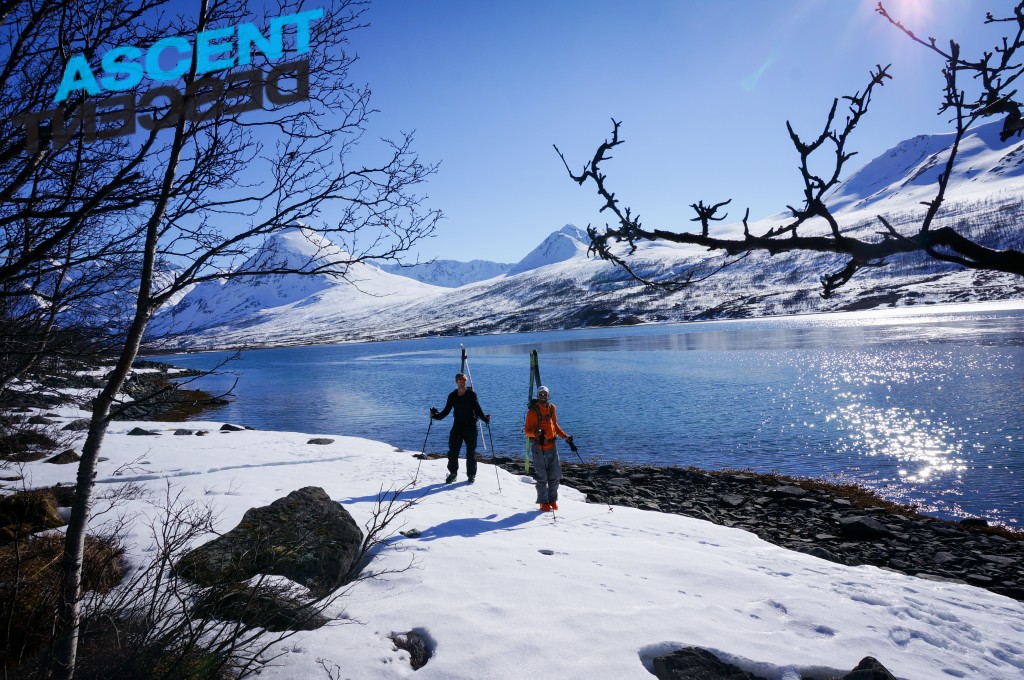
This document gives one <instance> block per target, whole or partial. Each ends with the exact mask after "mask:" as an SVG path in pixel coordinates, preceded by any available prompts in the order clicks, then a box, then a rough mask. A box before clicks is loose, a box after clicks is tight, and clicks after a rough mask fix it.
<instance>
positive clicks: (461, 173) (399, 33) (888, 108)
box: [352, 0, 1014, 262]
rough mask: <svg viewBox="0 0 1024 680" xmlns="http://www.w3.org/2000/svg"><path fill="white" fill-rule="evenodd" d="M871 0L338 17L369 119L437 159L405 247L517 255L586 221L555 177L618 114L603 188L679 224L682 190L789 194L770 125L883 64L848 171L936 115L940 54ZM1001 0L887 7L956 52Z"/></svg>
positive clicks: (584, 2)
mask: <svg viewBox="0 0 1024 680" xmlns="http://www.w3.org/2000/svg"><path fill="white" fill-rule="evenodd" d="M876 4H877V3H876V0H774V1H771V2H769V1H755V0H715V1H713V2H712V1H710V0H708V1H703V0H701V1H697V0H644V1H643V2H626V1H625V0H560V1H558V2H552V1H550V0H515V2H511V1H505V0H495V1H491V2H481V1H478V0H377V1H376V2H374V3H372V5H371V6H370V8H369V10H368V11H367V13H366V15H365V18H366V19H368V20H369V22H370V24H371V26H370V27H369V28H366V29H364V30H361V31H358V32H356V33H354V34H352V47H353V48H354V49H355V50H356V52H357V53H358V54H359V56H360V62H359V63H358V64H357V67H356V69H355V71H354V75H355V77H356V78H357V79H360V80H365V81H367V82H369V84H370V86H371V87H372V89H373V94H374V105H375V106H376V108H378V109H380V113H379V114H378V115H377V116H376V117H375V119H374V124H373V128H372V130H371V132H372V133H373V134H375V135H380V136H387V135H393V134H395V133H396V132H397V131H408V130H415V131H416V139H417V143H416V149H417V150H418V151H419V153H420V154H421V156H422V157H423V158H424V159H425V160H430V161H440V162H441V169H440V172H439V173H438V175H437V176H435V177H434V178H432V179H431V181H430V183H429V185H428V186H427V188H426V191H427V193H428V194H429V195H430V199H431V200H430V204H431V205H432V206H436V207H439V208H441V209H443V210H444V211H445V213H446V215H447V219H446V220H445V221H444V222H443V223H442V224H441V226H440V228H439V233H438V235H437V237H435V238H433V239H431V240H430V241H428V242H427V243H425V244H424V245H423V246H422V247H421V248H420V249H419V255H420V256H421V257H422V258H430V257H444V258H454V259H459V260H469V259H474V258H483V259H489V260H498V261H507V262H512V261H517V260H519V259H520V258H522V257H523V256H524V255H526V254H527V252H529V250H530V249H532V248H533V247H534V246H536V245H537V244H538V243H539V242H540V241H541V240H542V239H543V238H544V236H546V235H547V234H548V233H550V232H551V231H553V230H555V229H557V228H559V227H561V226H562V225H563V224H566V223H573V224H576V225H577V226H580V227H583V226H586V225H587V224H588V223H589V224H595V225H602V224H604V222H605V219H606V218H605V215H604V214H599V213H598V208H599V207H600V202H599V201H598V199H597V196H596V194H595V193H594V191H593V189H592V187H590V186H587V187H585V188H580V187H578V186H577V185H576V184H574V183H573V182H572V181H571V180H570V179H569V178H568V176H567V175H566V173H565V170H564V168H563V167H562V164H561V161H560V160H559V158H558V156H557V155H556V154H555V151H554V149H553V148H552V145H553V144H557V145H558V146H559V148H560V149H561V150H562V151H563V152H564V153H565V154H566V156H567V157H568V159H569V160H570V163H571V164H572V166H573V169H574V170H577V171H578V170H579V168H580V167H582V164H583V162H584V160H585V159H587V158H590V157H592V156H593V153H594V151H595V150H596V148H597V146H598V144H600V142H601V141H603V140H604V139H605V138H606V137H607V136H608V135H609V134H610V132H611V122H610V120H611V118H613V117H614V118H615V119H616V120H621V121H622V130H621V136H622V137H623V138H624V139H625V140H626V144H625V145H624V146H623V147H620V149H619V150H618V152H617V153H616V154H615V160H614V161H613V162H612V163H609V164H608V165H607V166H606V170H607V171H608V174H609V177H610V182H611V187H612V189H613V190H615V191H616V192H617V194H618V196H619V197H620V198H622V199H623V200H624V201H625V202H626V203H627V204H629V205H632V206H633V207H634V208H635V209H637V210H639V212H640V216H641V218H642V219H643V220H644V222H645V223H646V224H647V225H648V226H652V227H653V226H657V227H659V228H669V229H681V228H686V227H687V226H688V225H689V224H690V222H689V219H690V217H691V216H692V211H691V210H690V208H689V207H688V206H689V204H691V203H695V202H696V201H698V200H703V201H705V202H710V201H714V202H718V201H722V200H725V199H727V198H733V204H732V206H731V207H732V210H731V211H730V220H731V219H732V218H735V219H736V220H738V219H739V218H740V217H742V214H743V209H744V208H745V207H748V206H749V207H750V209H751V217H752V218H755V219H756V218H760V217H767V216H769V215H771V214H774V213H776V212H778V211H780V210H783V209H784V208H785V205H786V204H787V203H795V202H796V201H798V200H799V196H800V191H799V189H800V182H799V175H798V173H797V171H796V165H797V158H796V155H795V153H794V152H793V150H792V146H791V144H790V142H789V139H788V136H787V133H786V128H785V123H786V121H787V120H790V121H792V122H793V124H794V125H795V127H796V129H797V131H798V132H799V133H801V134H802V135H803V136H805V137H812V136H814V135H815V134H817V132H818V131H819V130H820V128H821V126H822V125H823V123H824V120H825V114H826V113H827V111H828V108H829V106H830V105H831V102H832V99H833V98H834V97H836V96H841V95H844V94H851V93H852V92H854V91H857V90H862V89H863V88H864V86H865V85H866V83H867V82H868V78H869V75H868V72H869V69H870V68H872V67H873V66H875V64H879V63H881V64H887V63H892V69H891V73H892V75H893V77H894V78H893V80H892V81H889V83H888V84H887V85H886V86H885V87H884V88H883V89H882V90H881V91H879V93H878V95H877V96H876V98H875V101H874V105H873V109H872V111H871V112H870V113H869V115H868V118H867V119H866V120H865V121H864V123H863V124H862V125H861V127H860V129H859V131H858V133H857V134H856V136H855V138H854V144H855V150H857V151H859V152H860V155H859V156H858V157H857V158H855V159H854V161H853V162H852V168H853V169H855V168H856V167H858V166H859V165H861V164H864V163H867V162H868V161H870V160H871V159H872V158H874V157H875V156H877V155H878V154H880V153H882V152H883V151H885V150H886V149H888V148H889V147H891V146H893V145H895V144H896V143H898V142H899V141H901V140H903V139H906V138H908V137H912V136H914V135H916V134H923V133H931V132H939V131H943V130H945V129H947V126H946V125H945V122H944V119H943V118H940V117H938V116H937V115H936V112H937V110H938V103H939V96H940V89H941V86H942V79H941V74H940V68H941V62H940V61H939V59H938V57H937V56H936V55H933V54H932V53H931V52H930V51H928V50H926V49H925V48H923V47H921V46H919V45H915V44H913V43H911V41H910V40H908V39H907V38H906V37H905V36H903V35H902V34H900V33H899V32H898V31H897V30H896V29H895V28H893V27H892V26H890V25H889V24H888V23H887V22H886V21H885V20H884V19H883V18H882V17H880V16H879V15H877V14H876V13H875V12H874V8H875V6H876ZM1013 5H1014V3H1013V2H1008V1H1006V0H1000V1H997V2H973V1H968V0H892V1H891V2H887V3H886V6H887V7H888V8H889V9H890V11H891V12H892V13H893V14H894V15H895V16H897V17H900V18H903V19H904V20H905V23H907V24H908V26H910V27H911V28H912V29H914V30H915V31H916V32H918V33H919V34H921V35H925V36H934V37H936V38H937V39H938V40H939V42H940V44H948V40H949V38H956V39H957V40H959V41H960V42H961V43H962V44H963V45H964V47H965V50H967V51H966V52H965V53H966V54H968V55H971V56H973V55H975V54H977V53H978V50H979V49H980V48H982V47H984V48H989V49H990V48H991V47H992V46H993V45H994V44H996V42H997V38H998V36H999V35H1001V33H1000V31H999V27H998V26H985V25H983V23H982V22H983V20H984V16H985V11H986V10H989V9H991V10H992V11H993V12H994V13H996V14H997V15H1003V13H1005V14H1010V13H1011V12H1010V10H1011V9H1012V7H1013Z"/></svg>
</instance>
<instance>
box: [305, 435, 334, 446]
mask: <svg viewBox="0 0 1024 680" xmlns="http://www.w3.org/2000/svg"><path fill="white" fill-rule="evenodd" d="M306 443H307V444H319V445H320V446H326V445H327V444H333V443H334V440H333V439H328V438H327V437H313V438H312V439H310V440H309V441H308V442H306Z"/></svg>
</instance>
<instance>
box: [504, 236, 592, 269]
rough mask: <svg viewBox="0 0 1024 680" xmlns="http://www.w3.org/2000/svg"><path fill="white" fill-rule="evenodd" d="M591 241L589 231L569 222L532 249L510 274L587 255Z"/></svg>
mask: <svg viewBox="0 0 1024 680" xmlns="http://www.w3.org/2000/svg"><path fill="white" fill-rule="evenodd" d="M589 243H590V239H589V238H588V237H587V232H585V231H583V230H582V229H579V228H577V227H575V226H573V225H571V224H567V225H565V226H564V227H562V228H561V229H559V230H558V231H556V232H555V233H553V234H551V235H550V236H548V237H547V238H546V239H544V241H543V242H542V243H541V244H540V245H539V246H537V247H536V248H534V249H533V250H531V251H530V253H529V254H528V255H527V256H526V257H524V258H523V259H521V260H520V261H519V262H518V263H516V265H515V266H514V267H512V269H510V270H509V272H508V275H509V276H515V275H516V274H522V273H523V272H528V271H530V270H532V269H537V268H539V267H543V266H545V265H549V264H554V263H556V262H564V261H565V260H568V259H570V258H573V257H577V256H580V255H586V252H587V246H588V244H589Z"/></svg>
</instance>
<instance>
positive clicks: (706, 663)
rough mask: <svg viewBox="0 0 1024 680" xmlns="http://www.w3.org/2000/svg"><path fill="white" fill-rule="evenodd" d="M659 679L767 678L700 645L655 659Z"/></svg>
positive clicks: (655, 671) (714, 679)
mask: <svg viewBox="0 0 1024 680" xmlns="http://www.w3.org/2000/svg"><path fill="white" fill-rule="evenodd" d="M654 675H655V676H656V677H657V678H658V680H766V678H764V677H762V676H759V675H754V674H753V673H750V672H748V671H745V670H743V669H741V668H737V667H736V666H733V665H732V664H728V663H725V662H724V661H722V660H720V659H719V658H718V657H717V656H715V655H714V654H712V653H711V652H709V651H707V650H706V649H701V648H700V647H686V648H684V649H679V650H676V651H674V652H672V653H671V654H666V655H664V656H659V657H656V658H655V659H654Z"/></svg>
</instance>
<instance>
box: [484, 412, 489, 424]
mask: <svg viewBox="0 0 1024 680" xmlns="http://www.w3.org/2000/svg"><path fill="white" fill-rule="evenodd" d="M484 422H485V423H490V422H491V414H490V413H485V414H484Z"/></svg>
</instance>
